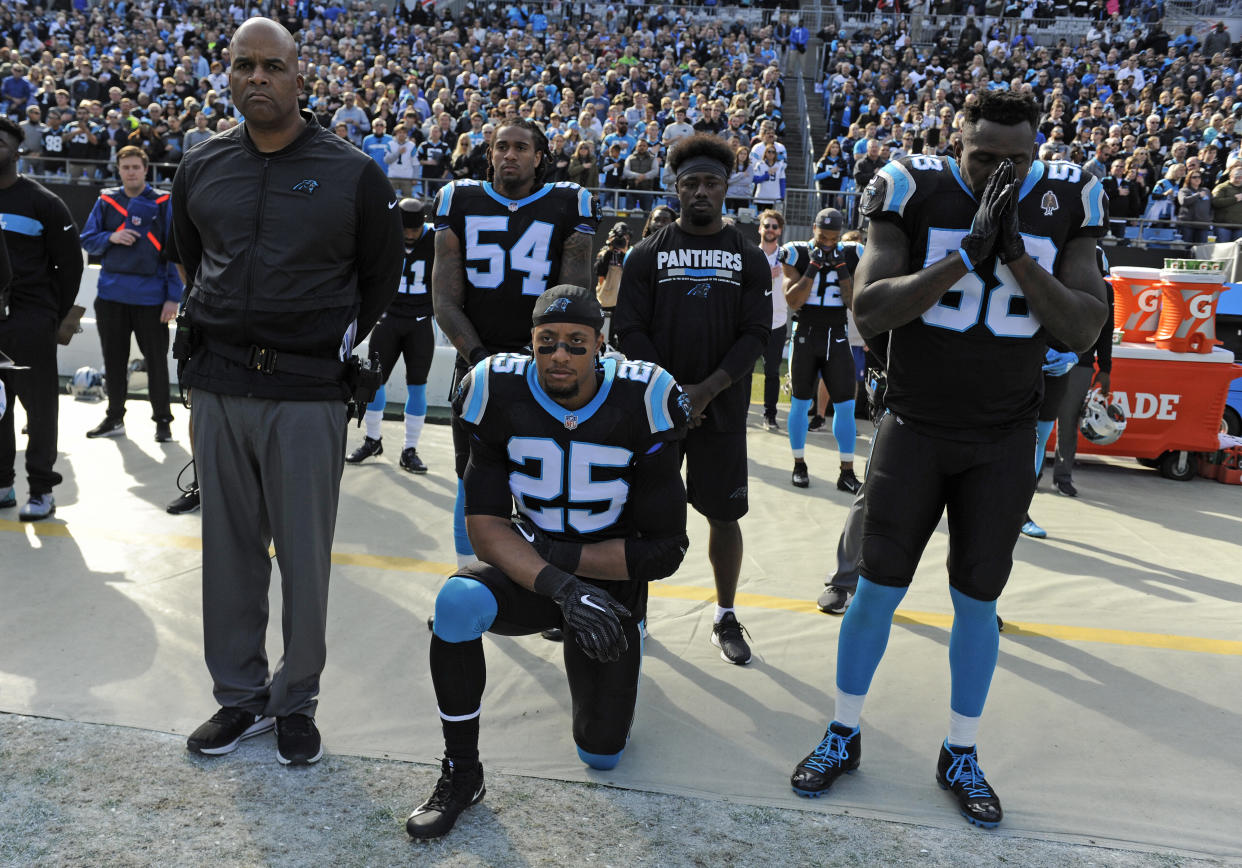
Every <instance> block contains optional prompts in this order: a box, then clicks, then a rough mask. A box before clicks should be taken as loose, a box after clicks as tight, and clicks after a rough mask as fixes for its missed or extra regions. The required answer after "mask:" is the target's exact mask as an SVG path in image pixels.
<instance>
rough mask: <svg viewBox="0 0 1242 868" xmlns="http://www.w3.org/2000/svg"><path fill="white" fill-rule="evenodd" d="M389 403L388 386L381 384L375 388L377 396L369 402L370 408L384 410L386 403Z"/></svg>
mask: <svg viewBox="0 0 1242 868" xmlns="http://www.w3.org/2000/svg"><path fill="white" fill-rule="evenodd" d="M387 403H388V387H387V386H380V387H379V388H378V389H376V390H375V398H374V399H373V400H372V401H371V403H370V404H367V409H368V410H379V411H381V412H383V410H384V405H385V404H387Z"/></svg>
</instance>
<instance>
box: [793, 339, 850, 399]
mask: <svg viewBox="0 0 1242 868" xmlns="http://www.w3.org/2000/svg"><path fill="white" fill-rule="evenodd" d="M845 329H846V326H845V324H844V323H842V324H841V325H834V326H827V325H817V326H808V325H804V324H802V323H798V327H797V329H796V330H795V331H794V339H793V350H792V352H791V354H790V357H789V380H790V387H791V389H790V391H791V392H792V394H793V396H794V397H795V398H798V399H799V400H802V401H811V400H814V399H815V386H816V383H817V382H818V381H819V379H820V378H821V377H822V378H823V380H824V385H826V386H827V387H828V396H829V399H830V400H831V401H832V403H834V404H839V403H840V402H842V401H852V400H854V383H855V382H856V381H857V379H858V378H857V374H856V372H855V370H854V351H853V350H852V349H850V342H849V338H848V337H847V336H846V333H845Z"/></svg>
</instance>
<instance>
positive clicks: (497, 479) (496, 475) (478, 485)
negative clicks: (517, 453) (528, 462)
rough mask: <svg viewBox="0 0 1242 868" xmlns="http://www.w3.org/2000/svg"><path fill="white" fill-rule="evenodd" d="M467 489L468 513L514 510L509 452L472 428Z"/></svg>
mask: <svg viewBox="0 0 1242 868" xmlns="http://www.w3.org/2000/svg"><path fill="white" fill-rule="evenodd" d="M462 480H463V485H464V487H465V492H466V515H495V516H499V517H500V518H508V517H509V516H510V515H512V514H513V495H512V494H510V493H509V467H508V463H507V462H506V460H505V456H504V455H503V454H502V453H501V452H500V451H499V450H497V449H495V448H494V447H492V446H489V445H488V444H487V443H485V442H484V441H483V439H482V438H480V437H479V435H478V432H477V431H471V432H470V461H469V462H467V464H466V473H465V475H464V476H463V477H462Z"/></svg>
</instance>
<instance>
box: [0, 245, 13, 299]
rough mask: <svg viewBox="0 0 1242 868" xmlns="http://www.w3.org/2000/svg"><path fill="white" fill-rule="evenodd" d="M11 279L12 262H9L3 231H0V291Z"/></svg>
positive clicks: (7, 247)
mask: <svg viewBox="0 0 1242 868" xmlns="http://www.w3.org/2000/svg"><path fill="white" fill-rule="evenodd" d="M12 281H13V264H12V263H11V262H9V246H8V245H7V244H5V243H4V233H3V232H0V292H4V290H6V289H7V288H8V286H9V284H10V283H11V282H12Z"/></svg>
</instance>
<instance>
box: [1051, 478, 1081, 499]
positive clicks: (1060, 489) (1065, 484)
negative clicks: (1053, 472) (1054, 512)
mask: <svg viewBox="0 0 1242 868" xmlns="http://www.w3.org/2000/svg"><path fill="white" fill-rule="evenodd" d="M1055 485H1056V487H1057V493H1058V494H1064V495H1065V496H1066V497H1077V496H1078V489H1077V488H1075V487H1074V483H1072V482H1070V481H1069V480H1068V479H1062V480H1061V481H1060V482H1057V483H1055Z"/></svg>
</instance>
